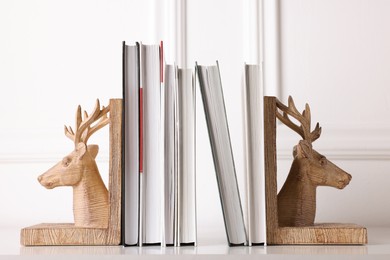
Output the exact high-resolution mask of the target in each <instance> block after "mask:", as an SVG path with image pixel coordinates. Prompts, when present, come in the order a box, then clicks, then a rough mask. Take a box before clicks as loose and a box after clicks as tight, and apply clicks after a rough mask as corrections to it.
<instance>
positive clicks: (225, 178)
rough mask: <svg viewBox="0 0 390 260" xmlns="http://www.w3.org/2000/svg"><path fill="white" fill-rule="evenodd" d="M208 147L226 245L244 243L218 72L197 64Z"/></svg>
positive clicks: (236, 184) (242, 219)
mask: <svg viewBox="0 0 390 260" xmlns="http://www.w3.org/2000/svg"><path fill="white" fill-rule="evenodd" d="M196 67H197V73H198V77H199V86H200V90H201V94H202V99H203V107H204V111H205V116H206V121H207V128H208V132H209V137H210V144H211V151H212V154H213V159H214V167H215V173H216V177H217V183H218V188H219V194H220V199H221V205H222V213H223V216H224V221H225V228H226V234H227V239H228V243H229V245H246V244H247V237H246V231H245V223H244V216H243V211H242V206H241V200H240V193H239V190H238V183H237V177H236V169H235V166H234V159H233V152H232V147H231V143H230V134H229V127H228V122H227V117H226V110H225V103H224V97H223V90H222V83H221V76H220V72H219V67H218V63H217V65H216V66H198V65H196Z"/></svg>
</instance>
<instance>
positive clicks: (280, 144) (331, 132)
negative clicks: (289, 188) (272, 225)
mask: <svg viewBox="0 0 390 260" xmlns="http://www.w3.org/2000/svg"><path fill="white" fill-rule="evenodd" d="M42 131H44V130H42ZM37 132H39V131H38V130H37V131H30V132H29V133H25V134H24V135H23V138H21V136H18V135H16V136H18V138H12V136H11V135H8V136H11V138H9V142H10V143H12V144H13V146H12V147H14V149H13V150H11V151H10V150H9V149H8V150H6V147H8V148H9V147H11V145H9V144H5V145H4V146H3V147H0V164H35V163H50V164H54V163H57V162H58V161H60V160H61V159H62V158H63V157H64V156H65V155H67V154H68V153H69V152H70V150H71V145H70V144H69V142H68V140H67V139H66V138H65V137H64V136H63V135H62V134H58V135H57V134H50V133H47V132H46V134H43V135H42V134H41V135H39V136H38V134H37ZM53 133H55V131H53ZM277 134H278V138H277V154H278V159H280V160H292V148H293V146H294V145H295V144H296V143H297V142H298V141H299V136H298V135H297V134H295V133H294V132H292V131H291V130H290V129H288V128H286V127H285V126H283V125H281V124H279V125H278V129H277ZM232 138H235V139H237V138H239V137H237V136H234V137H232ZM42 139H44V142H45V143H48V144H58V145H56V146H46V148H47V149H45V147H43V148H40V149H39V150H37V149H34V147H38V146H39V145H40V144H41V143H42V141H43V140H42ZM105 142H106V140H105V139H104V138H102V139H101V140H96V143H99V144H101V145H100V152H99V155H98V158H97V162H98V163H107V162H108V161H109V156H108V147H107V146H105V145H104V144H105ZM313 146H314V149H316V150H317V151H318V152H320V153H321V154H324V155H325V156H327V157H328V158H329V159H332V160H357V161H372V160H390V125H389V126H386V125H382V126H376V127H375V126H358V125H355V126H326V125H325V126H324V129H323V132H322V135H321V137H320V138H319V139H318V140H317V141H316V142H315V143H314V144H313ZM20 147H30V148H29V149H25V150H24V151H23V152H22V153H20V152H19V150H20V149H19V148H20ZM234 153H235V155H236V156H240V154H241V151H234Z"/></svg>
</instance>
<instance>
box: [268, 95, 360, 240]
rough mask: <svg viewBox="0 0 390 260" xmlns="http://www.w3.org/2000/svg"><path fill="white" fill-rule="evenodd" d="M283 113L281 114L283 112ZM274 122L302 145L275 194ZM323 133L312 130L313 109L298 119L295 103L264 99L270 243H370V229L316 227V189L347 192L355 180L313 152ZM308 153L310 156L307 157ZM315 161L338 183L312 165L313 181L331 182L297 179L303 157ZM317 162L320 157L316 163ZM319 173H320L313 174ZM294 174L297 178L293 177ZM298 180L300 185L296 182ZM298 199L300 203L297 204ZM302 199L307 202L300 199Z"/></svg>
mask: <svg viewBox="0 0 390 260" xmlns="http://www.w3.org/2000/svg"><path fill="white" fill-rule="evenodd" d="M278 109H279V110H281V111H282V112H283V113H280V112H279V111H278ZM289 116H291V117H293V118H295V119H296V120H298V121H299V122H300V123H301V124H302V125H301V126H298V125H295V124H294V123H293V122H292V121H291V120H290V119H289ZM276 118H279V120H280V121H282V122H283V123H284V124H286V125H287V126H289V127H290V128H291V129H292V130H294V131H296V132H297V133H299V134H300V135H301V136H302V138H303V140H301V141H300V142H299V144H298V145H297V146H296V148H295V150H294V153H295V159H294V162H293V165H292V167H291V170H290V174H289V177H288V178H287V180H286V183H285V184H284V186H283V188H282V189H281V191H280V192H279V195H278V194H277V178H276V176H277V175H276V174H277V167H276V165H277V163H276ZM320 134H321V128H320V127H319V125H318V124H317V126H316V128H315V129H314V130H313V131H312V132H311V131H310V108H309V106H308V105H306V108H305V111H304V112H303V113H302V114H300V113H299V112H298V110H297V109H296V108H295V105H294V102H293V100H292V98H291V97H290V99H289V104H288V106H285V105H283V104H282V103H281V102H280V101H278V100H277V99H276V98H275V97H264V156H265V157H264V159H265V193H266V224H267V244H268V245H282V244H366V243H367V230H366V228H364V227H361V226H358V225H355V224H338V223H321V224H315V223H314V217H315V207H316V197H315V189H316V186H319V185H326V186H333V187H337V188H340V189H342V188H344V187H345V186H346V185H348V183H349V181H350V180H351V176H350V175H349V174H348V173H346V172H344V171H343V170H341V169H339V168H338V167H337V166H335V165H333V164H332V163H331V162H329V161H328V160H327V159H326V158H325V157H324V156H322V155H320V154H319V153H318V152H316V151H315V150H314V149H312V145H311V143H312V142H313V141H314V140H316V139H317V138H318V137H319V136H320ZM309 153H310V154H309ZM300 156H303V157H305V156H306V157H305V159H307V160H309V159H311V158H310V156H312V157H313V158H312V159H313V161H314V159H315V160H316V163H317V162H318V163H319V164H321V166H326V167H324V168H326V173H328V174H329V173H330V171H331V173H330V174H331V175H334V176H336V177H335V178H336V179H335V180H333V181H332V180H329V178H322V179H321V178H319V177H320V176H319V175H320V174H323V173H321V171H322V170H320V168H318V169H317V168H315V167H314V166H315V165H314V166H311V167H310V169H311V174H314V175H315V174H317V175H318V176H317V175H316V176H314V178H312V179H313V180H315V181H321V180H324V179H327V180H326V181H327V182H329V183H322V182H321V183H313V181H312V180H311V181H309V180H308V179H307V178H306V177H303V175H302V174H301V175H302V176H300V175H299V176H300V177H298V178H296V177H297V176H296V175H297V173H298V172H299V171H300V170H301V169H298V168H300V167H304V162H299V157H300ZM317 157H319V158H317ZM312 169H317V170H312ZM291 175H295V177H294V176H291ZM298 180H299V181H300V182H301V181H302V183H298ZM295 197H297V198H300V199H296V200H295V199H294V198H295ZM302 198H303V199H302Z"/></svg>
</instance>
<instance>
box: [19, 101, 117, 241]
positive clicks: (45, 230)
mask: <svg viewBox="0 0 390 260" xmlns="http://www.w3.org/2000/svg"><path fill="white" fill-rule="evenodd" d="M109 107H110V117H109V118H110V120H109V122H110V166H109V189H108V202H109V205H108V220H107V221H108V223H107V227H105V228H96V227H81V226H76V225H75V224H39V225H35V226H31V227H27V228H24V229H22V230H21V235H20V242H21V244H22V245H25V246H35V245H118V244H120V241H121V229H120V227H121V181H122V179H121V176H122V173H121V171H122V100H121V99H111V100H110V106H109Z"/></svg>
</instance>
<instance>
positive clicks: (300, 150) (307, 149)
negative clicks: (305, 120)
mask: <svg viewBox="0 0 390 260" xmlns="http://www.w3.org/2000/svg"><path fill="white" fill-rule="evenodd" d="M312 150H313V148H312V145H311V144H310V143H309V142H307V141H305V140H301V141H299V143H298V144H297V145H296V146H295V147H294V154H295V156H294V157H296V156H297V157H298V158H311V157H312Z"/></svg>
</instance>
